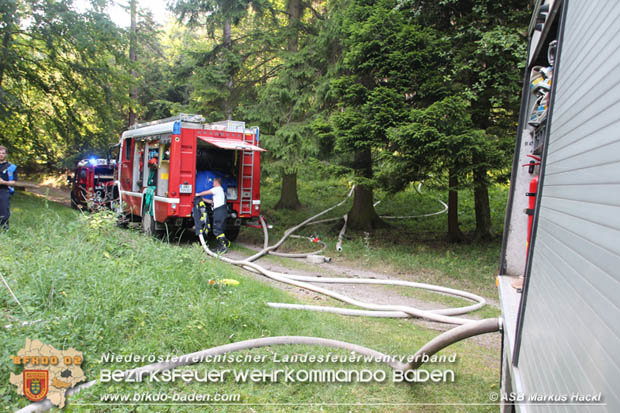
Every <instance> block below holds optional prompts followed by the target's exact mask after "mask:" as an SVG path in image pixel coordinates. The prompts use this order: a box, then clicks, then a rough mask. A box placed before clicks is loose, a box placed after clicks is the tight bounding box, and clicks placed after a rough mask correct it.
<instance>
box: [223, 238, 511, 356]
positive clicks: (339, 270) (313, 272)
mask: <svg viewBox="0 0 620 413" xmlns="http://www.w3.org/2000/svg"><path fill="white" fill-rule="evenodd" d="M240 246H242V247H244V248H247V249H250V250H252V251H258V250H259V249H260V248H259V247H257V246H254V245H249V244H240ZM248 255H249V254H247V253H243V252H239V251H230V252H229V253H228V254H227V257H229V258H233V259H243V258H247V256H248ZM256 263H257V264H259V265H261V266H263V267H264V268H266V269H268V270H272V271H277V272H281V273H284V274H297V275H306V276H318V277H345V278H371V279H379V280H406V281H416V279H415V276H414V275H403V274H399V275H394V274H387V273H379V272H375V271H368V270H360V269H356V268H352V267H349V266H347V265H344V264H343V263H337V262H333V261H332V262H330V263H322V264H311V263H309V262H308V261H307V260H306V259H292V258H280V257H274V256H266V257H262V258H260V259H259V260H258V261H256ZM249 274H251V276H253V277H255V278H256V279H258V280H260V281H262V282H266V283H268V284H270V285H273V286H275V287H277V288H280V289H283V290H285V291H288V292H289V293H291V294H293V295H295V296H297V297H299V298H301V299H302V300H304V301H308V300H311V301H313V302H310V303H308V304H310V305H322V306H330V305H333V303H334V300H333V299H331V298H329V297H325V296H324V295H321V294H318V293H315V292H312V291H308V290H305V289H303V288H299V287H295V286H291V285H286V284H283V283H281V282H279V281H275V280H271V279H269V278H267V277H265V276H263V275H259V274H255V273H252V272H249ZM312 284H315V285H318V286H321V287H325V288H327V289H329V290H332V291H335V292H338V293H341V294H344V295H347V296H349V297H351V298H355V299H358V300H360V301H364V302H368V303H373V304H394V305H406V306H410V307H415V308H418V309H422V310H433V309H441V308H446V307H448V306H447V305H445V304H443V303H439V302H433V301H428V300H423V299H420V298H416V297H412V296H411V295H409V294H407V290H412V289H410V288H407V287H390V286H381V285H363V284H325V283H324V284H321V283H314V282H313V283H312ZM465 302H467V303H469V302H468V301H465V300H463V303H464V304H463V305H468V304H465ZM488 305H490V306H493V307H497V306H496V304H495V303H492V302H491V303H489V304H488ZM279 311H302V310H287V309H281V310H279ZM462 317H463V318H471V319H478V318H479V317H477V316H469V315H465V316H462ZM403 322H410V323H415V324H416V325H420V326H422V327H425V328H428V329H432V330H436V331H441V332H443V331H447V330H449V329H451V328H453V326H451V325H447V324H443V323H436V322H432V321H426V320H420V319H414V318H410V319H403ZM470 340H473V341H474V342H476V343H478V344H479V345H482V346H485V347H488V348H490V349H493V350H494V351H495V350H497V352H499V349H500V346H501V337H500V335H499V334H486V335H483V336H478V337H473V338H471V339H470Z"/></svg>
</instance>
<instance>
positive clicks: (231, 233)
mask: <svg viewBox="0 0 620 413" xmlns="http://www.w3.org/2000/svg"><path fill="white" fill-rule="evenodd" d="M240 229H241V227H236V226H234V225H229V226H227V227H226V230H225V231H224V233H225V234H226V238H227V239H228V240H229V241H234V240H236V239H237V236H238V235H239V230H240Z"/></svg>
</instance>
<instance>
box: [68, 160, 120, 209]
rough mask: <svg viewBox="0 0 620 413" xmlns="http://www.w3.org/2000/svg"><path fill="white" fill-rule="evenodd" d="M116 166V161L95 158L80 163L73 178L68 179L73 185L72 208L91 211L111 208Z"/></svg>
mask: <svg viewBox="0 0 620 413" xmlns="http://www.w3.org/2000/svg"><path fill="white" fill-rule="evenodd" d="M114 166H115V161H110V160H109V159H102V158H94V157H92V158H89V159H83V160H81V161H80V162H78V164H77V166H76V168H75V173H74V174H73V176H68V177H67V183H68V184H69V185H71V207H72V208H76V209H77V208H86V209H88V210H91V211H94V210H97V209H100V208H108V207H110V206H111V204H112V202H113V198H112V188H113V185H114V176H113V174H114Z"/></svg>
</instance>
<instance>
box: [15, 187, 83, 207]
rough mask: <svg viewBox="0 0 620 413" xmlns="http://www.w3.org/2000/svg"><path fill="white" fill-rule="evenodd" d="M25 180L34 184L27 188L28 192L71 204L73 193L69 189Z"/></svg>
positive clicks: (66, 204) (53, 200)
mask: <svg viewBox="0 0 620 413" xmlns="http://www.w3.org/2000/svg"><path fill="white" fill-rule="evenodd" d="M24 182H26V183H28V184H30V185H32V186H28V187H27V188H25V190H26V192H30V193H31V194H34V195H36V196H38V197H42V198H47V199H48V200H50V201H52V202H58V203H59V204H63V205H65V206H71V193H70V192H69V190H68V189H61V188H55V187H53V186H51V185H40V184H36V183H34V182H27V181H24Z"/></svg>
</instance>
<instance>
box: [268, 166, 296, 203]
mask: <svg viewBox="0 0 620 413" xmlns="http://www.w3.org/2000/svg"><path fill="white" fill-rule="evenodd" d="M274 208H275V209H298V208H301V203H300V202H299V198H298V197H297V173H296V172H295V173H292V174H284V175H282V192H280V200H279V201H278V203H277V204H276V206H275V207H274Z"/></svg>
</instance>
